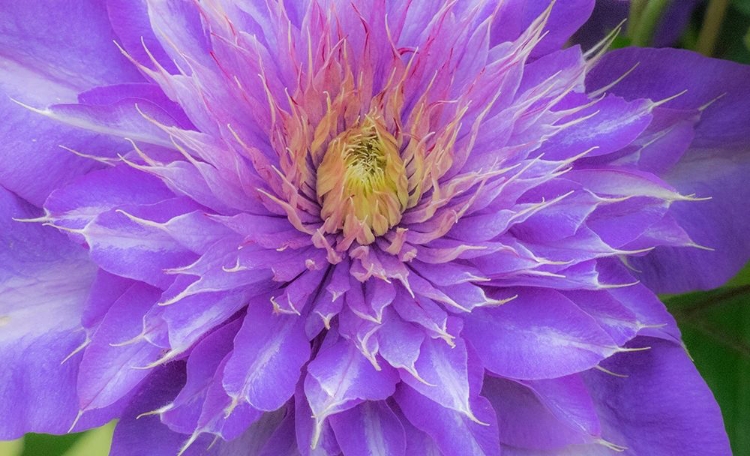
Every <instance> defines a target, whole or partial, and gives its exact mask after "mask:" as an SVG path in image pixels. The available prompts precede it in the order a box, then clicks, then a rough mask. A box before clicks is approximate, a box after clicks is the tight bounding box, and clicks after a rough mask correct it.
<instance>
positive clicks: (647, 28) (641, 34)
mask: <svg viewBox="0 0 750 456" xmlns="http://www.w3.org/2000/svg"><path fill="white" fill-rule="evenodd" d="M671 2H672V0H650V1H646V2H645V6H643V12H642V13H641V15H640V17H639V18H638V23H637V24H635V26H634V29H635V30H634V31H633V33H632V34H631V37H632V39H633V46H648V45H649V44H651V39H652V38H653V36H654V32H655V31H656V26H657V25H658V24H659V20H660V19H661V18H662V13H663V12H664V10H665V9H666V8H667V7H668V6H669V4H670V3H671Z"/></svg>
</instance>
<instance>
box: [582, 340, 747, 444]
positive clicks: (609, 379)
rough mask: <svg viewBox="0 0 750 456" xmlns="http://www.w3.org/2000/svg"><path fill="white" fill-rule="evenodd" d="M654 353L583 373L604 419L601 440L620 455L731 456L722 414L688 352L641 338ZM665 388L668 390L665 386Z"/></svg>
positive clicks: (619, 358) (629, 356) (616, 359)
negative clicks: (615, 447)
mask: <svg viewBox="0 0 750 456" xmlns="http://www.w3.org/2000/svg"><path fill="white" fill-rule="evenodd" d="M632 346H636V347H643V346H649V347H651V349H650V350H647V351H640V352H633V353H623V354H619V355H617V356H615V357H613V358H612V359H611V360H608V361H607V362H605V363H603V366H604V367H605V368H607V369H608V370H610V371H612V372H615V373H617V374H619V375H623V376H625V377H619V376H617V377H616V376H613V375H610V374H606V373H604V372H601V371H596V370H593V371H590V372H588V373H586V374H584V378H585V381H586V384H587V385H588V388H589V391H591V395H592V397H593V398H594V401H595V403H596V404H597V409H598V412H599V417H600V419H601V420H602V427H603V431H602V435H603V437H604V438H605V439H606V440H608V441H610V442H612V443H614V444H617V445H622V446H625V447H627V448H628V450H627V451H625V452H624V453H622V454H626V455H641V454H679V455H695V456H698V455H708V454H711V455H717V456H720V455H730V454H732V453H731V450H730V448H729V441H728V438H727V434H726V431H725V430H724V425H723V423H722V418H721V412H720V410H719V406H718V405H717V404H716V401H715V400H714V398H713V396H712V394H711V391H710V390H709V389H708V387H707V386H706V384H705V382H704V381H703V379H702V378H701V377H700V375H699V374H698V371H697V370H696V369H695V366H694V365H693V363H692V362H691V361H690V359H689V358H688V355H687V353H686V352H685V350H684V349H683V348H682V347H681V346H679V345H677V344H674V343H670V342H665V341H661V340H658V339H651V338H642V339H637V340H636V341H635V342H634V343H633V344H632ZM664 385H669V386H668V387H665V386H664Z"/></svg>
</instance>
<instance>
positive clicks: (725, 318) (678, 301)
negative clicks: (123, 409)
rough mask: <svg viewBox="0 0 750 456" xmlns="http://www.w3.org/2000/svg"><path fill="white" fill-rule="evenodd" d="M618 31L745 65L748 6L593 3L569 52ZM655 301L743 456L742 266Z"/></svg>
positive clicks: (71, 451)
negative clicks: (729, 276) (731, 274)
mask: <svg viewBox="0 0 750 456" xmlns="http://www.w3.org/2000/svg"><path fill="white" fill-rule="evenodd" d="M558 2H560V3H563V2H564V0H558ZM563 4H564V3H563ZM623 21H624V22H623ZM620 25H621V31H620V33H619V35H618V36H617V37H616V38H615V39H614V41H613V43H612V47H614V48H619V47H626V46H653V47H665V46H670V47H680V48H686V49H691V50H694V51H696V52H700V53H702V54H704V55H708V56H712V57H716V58H721V59H727V60H733V61H736V62H741V63H744V64H750V0H597V5H596V8H595V10H594V13H593V15H592V17H591V19H590V20H589V22H588V23H587V24H586V25H585V26H584V27H583V28H582V29H581V30H580V31H579V32H578V33H577V34H576V35H575V36H574V38H573V40H572V41H573V42H572V43H571V44H580V45H581V46H583V48H584V49H588V48H590V47H591V46H593V45H594V44H596V43H597V42H599V41H600V40H602V39H603V38H604V37H605V36H607V35H608V34H609V33H610V32H612V31H613V30H615V29H616V28H617V27H618V26H620ZM749 206H750V204H749ZM748 210H750V209H748ZM662 299H663V300H664V302H665V303H666V305H667V307H668V308H669V309H670V311H671V312H672V314H673V315H674V316H675V318H676V319H677V321H678V323H679V324H680V328H681V329H682V332H683V337H684V340H685V345H686V346H687V349H688V351H689V352H690V354H691V356H692V357H693V359H694V361H695V364H696V365H697V367H698V369H699V370H700V371H701V373H702V374H703V377H704V378H705V379H706V382H707V383H708V385H709V386H710V387H711V389H712V390H713V392H714V395H715V396H716V399H717V400H718V402H719V405H720V406H721V408H722V413H723V414H724V419H725V423H726V428H727V432H728V433H729V438H730V440H731V442H732V448H733V450H734V454H735V456H750V265H748V267H745V269H744V270H743V271H742V272H741V273H740V274H739V275H738V276H737V277H735V279H734V280H732V281H731V282H730V283H728V284H727V285H726V286H724V287H723V288H721V289H718V290H714V291H711V292H702V293H690V294H686V295H680V296H663V297H662ZM113 430H114V423H110V424H109V425H107V426H104V427H102V428H99V429H94V430H91V431H88V432H85V433H81V434H73V435H65V436H52V435H42V434H29V435H27V436H26V437H24V438H23V439H19V440H15V441H12V442H0V456H105V455H107V454H108V453H109V447H110V441H111V438H112V433H113ZM696 432H700V430H699V429H696ZM144 456H147V455H144ZM644 456H648V455H644Z"/></svg>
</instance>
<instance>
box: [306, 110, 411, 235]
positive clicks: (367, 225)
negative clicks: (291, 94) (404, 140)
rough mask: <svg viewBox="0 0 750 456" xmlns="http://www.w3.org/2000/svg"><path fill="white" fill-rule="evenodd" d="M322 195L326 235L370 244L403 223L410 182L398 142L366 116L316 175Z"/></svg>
mask: <svg viewBox="0 0 750 456" xmlns="http://www.w3.org/2000/svg"><path fill="white" fill-rule="evenodd" d="M317 194H318V200H319V202H320V203H321V211H320V215H321V218H322V219H323V220H324V221H325V223H324V225H323V227H324V229H325V231H326V232H329V233H336V232H339V231H341V232H343V234H344V237H346V238H354V239H356V240H357V242H359V243H360V244H362V245H367V244H371V243H373V242H374V241H375V238H376V237H377V236H382V235H383V234H385V233H386V232H387V231H388V230H389V229H391V228H392V227H394V226H395V225H396V224H398V222H400V221H401V214H402V213H403V211H404V209H405V208H406V204H407V202H408V198H409V195H408V182H407V177H406V169H405V167H404V162H403V160H402V159H401V156H400V155H399V145H398V141H397V140H396V138H395V137H394V136H393V135H392V134H390V133H389V132H388V131H387V130H386V128H385V125H383V124H382V122H380V121H379V119H377V118H373V117H370V116H368V117H366V118H365V120H364V121H363V122H362V123H361V124H359V125H358V126H356V127H353V128H350V129H348V130H346V131H344V132H343V133H341V134H340V135H339V136H337V137H336V138H334V139H333V140H332V141H331V142H330V143H329V145H328V149H327V150H326V153H325V155H324V157H323V161H322V162H321V164H320V166H318V171H317Z"/></svg>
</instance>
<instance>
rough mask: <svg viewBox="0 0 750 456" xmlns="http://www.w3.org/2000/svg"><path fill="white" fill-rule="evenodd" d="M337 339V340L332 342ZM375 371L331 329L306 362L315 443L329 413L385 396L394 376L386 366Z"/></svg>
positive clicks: (351, 344)
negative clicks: (315, 352)
mask: <svg viewBox="0 0 750 456" xmlns="http://www.w3.org/2000/svg"><path fill="white" fill-rule="evenodd" d="M336 338H338V340H337V341H334V340H335V339H336ZM382 367H383V369H382V370H381V371H376V370H375V368H374V367H373V366H372V364H370V361H369V360H368V359H367V358H365V357H364V356H363V355H362V354H361V353H360V352H359V350H357V348H356V347H355V346H354V344H353V343H351V342H349V341H347V340H346V339H343V338H341V337H339V336H338V335H337V334H336V333H335V331H330V332H329V333H328V335H327V336H326V343H325V344H324V345H323V347H322V348H321V349H320V351H319V352H318V354H317V356H316V357H315V359H314V360H313V361H312V362H311V363H310V364H309V365H308V368H307V371H308V374H307V377H306V378H305V395H306V396H307V400H308V402H309V404H310V408H311V409H312V413H313V417H314V418H315V426H314V430H313V434H312V443H313V445H312V446H313V447H315V446H316V445H317V442H318V440H319V438H320V435H321V432H322V430H323V424H324V423H325V420H326V418H327V417H329V416H330V415H333V414H335V413H339V412H343V411H345V410H348V409H350V408H352V407H354V406H355V405H357V404H359V403H362V402H363V401H366V400H371V401H377V400H384V399H387V398H388V397H389V396H391V395H392V394H393V391H394V389H395V385H396V382H397V380H398V376H397V375H396V372H395V371H394V370H393V369H392V368H391V367H390V366H387V365H386V366H382Z"/></svg>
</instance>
